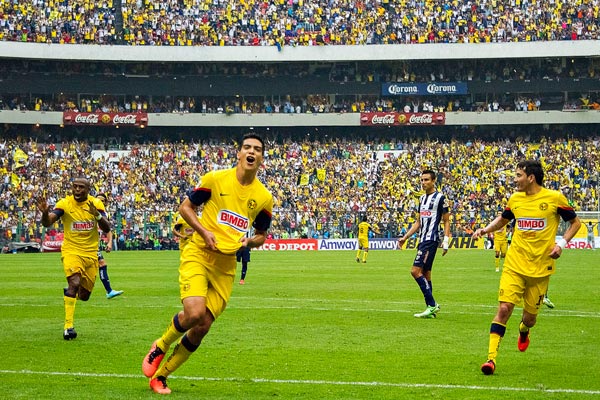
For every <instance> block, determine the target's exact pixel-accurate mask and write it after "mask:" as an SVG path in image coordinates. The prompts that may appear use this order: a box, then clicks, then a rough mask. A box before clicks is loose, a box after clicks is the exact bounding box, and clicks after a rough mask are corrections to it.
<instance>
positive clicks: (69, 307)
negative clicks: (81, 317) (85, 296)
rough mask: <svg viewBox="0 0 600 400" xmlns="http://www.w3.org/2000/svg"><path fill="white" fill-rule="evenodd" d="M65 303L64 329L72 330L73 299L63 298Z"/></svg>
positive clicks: (73, 315)
mask: <svg viewBox="0 0 600 400" xmlns="http://www.w3.org/2000/svg"><path fill="white" fill-rule="evenodd" d="M63 299H64V301H65V329H69V328H73V319H74V317H75V303H77V299H76V298H75V297H69V296H63Z"/></svg>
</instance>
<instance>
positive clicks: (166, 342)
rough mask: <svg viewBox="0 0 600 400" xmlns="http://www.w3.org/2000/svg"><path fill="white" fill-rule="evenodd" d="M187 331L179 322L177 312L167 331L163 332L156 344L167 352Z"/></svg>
mask: <svg viewBox="0 0 600 400" xmlns="http://www.w3.org/2000/svg"><path fill="white" fill-rule="evenodd" d="M186 331H187V329H184V328H182V327H181V325H180V324H179V313H177V314H175V316H174V317H173V319H172V320H171V323H170V324H169V327H168V328H167V330H166V331H165V333H163V335H162V336H161V337H160V339H158V341H157V342H156V345H157V346H158V348H159V349H161V350H162V351H164V352H165V353H166V352H167V351H168V350H169V347H171V345H172V344H173V343H175V341H176V340H177V339H179V338H180V337H181V336H182V335H183V334H184V333H185V332H186Z"/></svg>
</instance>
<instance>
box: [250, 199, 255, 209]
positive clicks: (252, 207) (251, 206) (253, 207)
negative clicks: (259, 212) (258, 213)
mask: <svg viewBox="0 0 600 400" xmlns="http://www.w3.org/2000/svg"><path fill="white" fill-rule="evenodd" d="M255 208H256V200H253V199H250V200H248V209H249V210H254V209H255Z"/></svg>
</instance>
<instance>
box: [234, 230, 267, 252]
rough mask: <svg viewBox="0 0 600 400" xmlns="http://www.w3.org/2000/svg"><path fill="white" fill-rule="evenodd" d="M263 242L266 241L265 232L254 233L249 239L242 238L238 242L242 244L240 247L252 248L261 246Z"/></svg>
mask: <svg viewBox="0 0 600 400" xmlns="http://www.w3.org/2000/svg"><path fill="white" fill-rule="evenodd" d="M265 240H267V231H255V232H254V236H252V237H251V238H247V237H245V236H244V237H243V238H242V239H240V242H242V247H249V248H254V247H260V246H262V245H263V244H264V243H265Z"/></svg>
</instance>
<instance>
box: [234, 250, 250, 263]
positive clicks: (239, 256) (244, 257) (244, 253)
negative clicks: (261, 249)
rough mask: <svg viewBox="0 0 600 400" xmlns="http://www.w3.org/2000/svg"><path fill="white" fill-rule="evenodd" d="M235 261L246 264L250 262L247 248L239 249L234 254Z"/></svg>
mask: <svg viewBox="0 0 600 400" xmlns="http://www.w3.org/2000/svg"><path fill="white" fill-rule="evenodd" d="M235 259H236V260H237V262H240V261H243V262H248V261H250V249H249V248H247V247H241V248H240V249H239V250H238V251H237V252H236V253H235Z"/></svg>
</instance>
